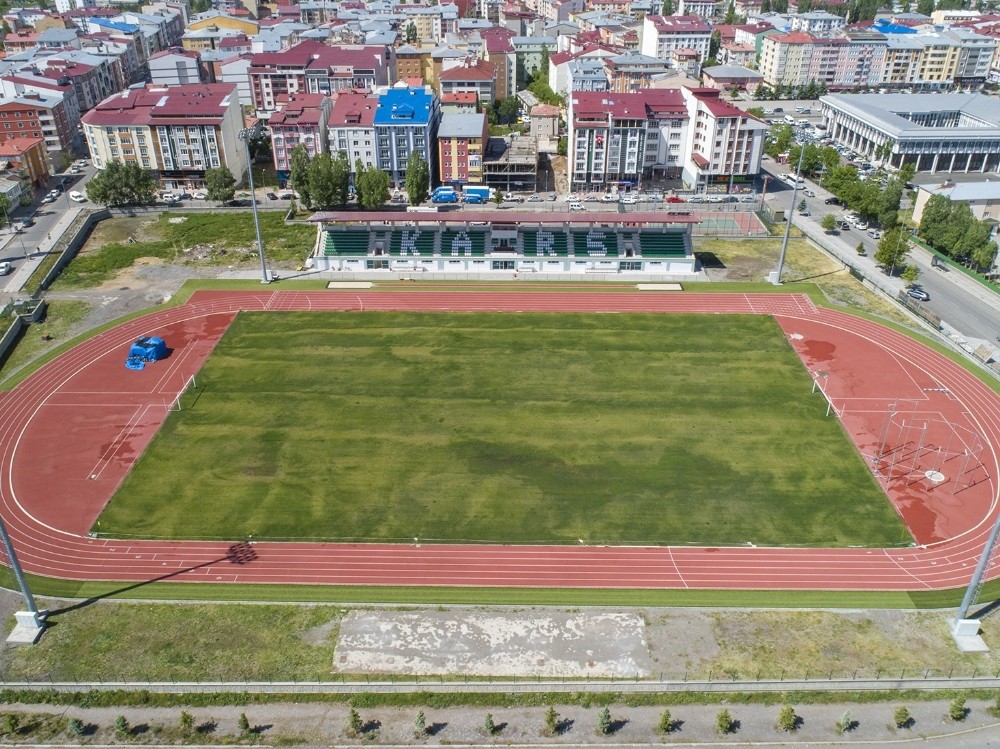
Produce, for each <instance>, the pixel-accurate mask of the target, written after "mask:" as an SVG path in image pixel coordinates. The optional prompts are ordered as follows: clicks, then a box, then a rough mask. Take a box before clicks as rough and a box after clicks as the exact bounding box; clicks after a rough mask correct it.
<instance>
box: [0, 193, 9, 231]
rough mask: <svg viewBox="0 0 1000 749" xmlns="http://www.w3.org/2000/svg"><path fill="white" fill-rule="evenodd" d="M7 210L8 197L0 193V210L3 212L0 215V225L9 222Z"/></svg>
mask: <svg viewBox="0 0 1000 749" xmlns="http://www.w3.org/2000/svg"><path fill="white" fill-rule="evenodd" d="M9 211H10V198H8V197H7V196H6V195H0V212H3V215H2V216H0V227H2V226H6V225H7V224H9V223H10V215H9V213H8V212H9Z"/></svg>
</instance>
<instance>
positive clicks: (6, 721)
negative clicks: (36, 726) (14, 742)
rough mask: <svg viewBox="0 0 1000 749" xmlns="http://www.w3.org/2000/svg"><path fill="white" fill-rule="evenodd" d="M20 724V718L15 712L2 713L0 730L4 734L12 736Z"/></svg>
mask: <svg viewBox="0 0 1000 749" xmlns="http://www.w3.org/2000/svg"><path fill="white" fill-rule="evenodd" d="M20 725H21V719H20V718H19V717H18V716H17V715H16V714H15V713H4V714H3V717H2V718H0V732H2V733H3V735H4V736H12V735H14V734H15V733H16V732H17V729H18V727H19V726H20Z"/></svg>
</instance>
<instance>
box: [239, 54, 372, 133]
mask: <svg viewBox="0 0 1000 749" xmlns="http://www.w3.org/2000/svg"><path fill="white" fill-rule="evenodd" d="M247 74H248V76H249V78H250V90H251V92H252V94H253V101H254V106H255V107H256V109H257V113H258V114H259V115H261V116H266V115H267V113H269V112H273V111H275V110H276V109H278V108H279V105H280V104H282V103H284V102H287V101H288V100H289V98H290V97H292V96H294V95H295V94H301V93H305V94H330V93H334V92H336V91H343V90H345V89H346V90H354V89H373V88H375V87H376V86H384V85H386V84H387V83H388V82H389V80H388V66H387V65H386V51H385V48H384V47H378V46H374V45H372V46H341V47H330V46H327V45H325V44H323V43H322V42H318V41H315V40H312V39H309V40H306V41H303V42H299V43H298V44H296V45H294V46H292V47H289V48H288V49H283V50H281V51H280V52H262V53H258V54H255V55H254V56H253V58H252V60H251V62H250V68H249V70H248V71H247Z"/></svg>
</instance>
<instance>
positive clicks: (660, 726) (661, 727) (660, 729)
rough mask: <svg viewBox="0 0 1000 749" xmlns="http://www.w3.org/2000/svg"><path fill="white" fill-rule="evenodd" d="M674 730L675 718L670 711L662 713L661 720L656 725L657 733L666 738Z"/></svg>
mask: <svg viewBox="0 0 1000 749" xmlns="http://www.w3.org/2000/svg"><path fill="white" fill-rule="evenodd" d="M673 730H674V716H672V715H671V714H670V711H669V710H664V711H663V712H662V713H660V720H659V722H658V723H657V724H656V732H657V733H658V734H660V735H661V736H666V735H667V734H668V733H671V732H672V731H673Z"/></svg>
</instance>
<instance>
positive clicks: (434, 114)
mask: <svg viewBox="0 0 1000 749" xmlns="http://www.w3.org/2000/svg"><path fill="white" fill-rule="evenodd" d="M440 119H441V107H440V103H439V102H438V98H437V96H436V95H435V94H434V91H433V90H432V89H430V88H422V87H421V88H415V87H411V86H407V85H405V84H396V86H394V87H393V88H390V89H388V90H386V91H385V92H384V93H382V94H380V95H379V97H378V107H377V108H376V110H375V141H376V143H375V146H376V152H375V157H376V162H377V164H378V168H379V169H381V170H382V171H384V172H385V173H386V174H388V175H389V180H390V181H391V183H392V184H393V186H395V187H400V186H402V185H403V183H404V182H405V181H406V162H407V161H408V160H409V158H410V154H411V153H413V152H414V151H419V152H420V153H421V155H422V156H423V157H424V160H425V161H426V162H427V168H428V169H429V170H430V172H431V181H432V182H434V178H435V172H436V171H437V169H436V168H435V161H436V159H434V158H433V156H434V141H435V139H436V138H437V129H438V122H439V120H440Z"/></svg>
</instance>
